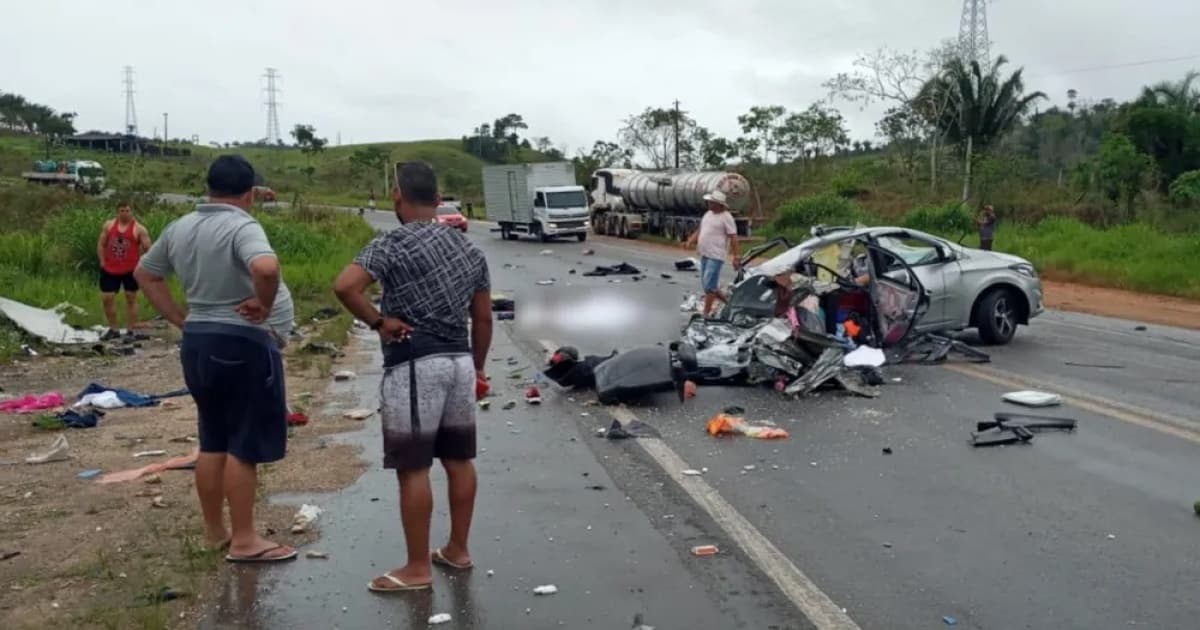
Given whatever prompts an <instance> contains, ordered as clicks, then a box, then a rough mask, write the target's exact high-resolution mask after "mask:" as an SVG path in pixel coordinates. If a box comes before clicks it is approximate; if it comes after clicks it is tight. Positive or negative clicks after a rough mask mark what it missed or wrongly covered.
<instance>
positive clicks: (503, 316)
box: [496, 311, 516, 322]
mask: <svg viewBox="0 0 1200 630" xmlns="http://www.w3.org/2000/svg"><path fill="white" fill-rule="evenodd" d="M514 319H516V314H515V313H513V312H512V311H504V312H500V313H496V320H497V321H501V322H508V321H513V320H514Z"/></svg>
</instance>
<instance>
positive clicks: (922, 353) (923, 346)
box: [894, 333, 992, 364]
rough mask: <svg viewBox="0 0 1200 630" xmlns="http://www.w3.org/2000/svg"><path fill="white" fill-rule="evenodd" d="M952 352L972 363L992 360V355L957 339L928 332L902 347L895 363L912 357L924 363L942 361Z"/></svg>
mask: <svg viewBox="0 0 1200 630" xmlns="http://www.w3.org/2000/svg"><path fill="white" fill-rule="evenodd" d="M951 352H954V353H957V354H959V355H962V357H963V358H964V359H966V360H967V361H968V362H971V363H991V361H992V357H991V355H989V354H988V353H986V352H984V351H982V350H977V349H975V348H972V347H971V346H968V345H967V344H965V343H963V342H961V341H959V340H957V339H952V338H950V337H946V336H943V335H935V334H933V333H926V334H923V335H918V336H916V337H913V338H912V339H911V340H909V341H908V342H906V343H905V344H904V345H903V346H902V347H901V348H900V350H899V352H898V357H899V358H898V359H897V360H896V361H894V363H904V362H906V361H909V360H912V359H915V360H916V361H917V362H918V363H924V364H930V363H941V362H943V361H945V360H946V359H948V358H950V353H951Z"/></svg>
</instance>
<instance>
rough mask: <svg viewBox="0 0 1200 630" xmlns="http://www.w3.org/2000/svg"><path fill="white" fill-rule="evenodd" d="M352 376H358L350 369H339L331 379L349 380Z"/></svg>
mask: <svg viewBox="0 0 1200 630" xmlns="http://www.w3.org/2000/svg"><path fill="white" fill-rule="evenodd" d="M354 378H358V375H357V374H355V373H354V372H351V371H350V370H339V371H337V372H334V374H333V380H335V381H349V380H351V379H354Z"/></svg>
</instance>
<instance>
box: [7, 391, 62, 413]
mask: <svg viewBox="0 0 1200 630" xmlns="http://www.w3.org/2000/svg"><path fill="white" fill-rule="evenodd" d="M65 404H67V401H66V400H65V399H64V398H63V396H62V394H60V393H58V392H46V393H45V394H42V395H41V396H35V395H32V394H31V395H26V396H21V397H20V398H14V399H12V400H6V401H4V402H0V413H18V414H28V413H33V412H35V411H45V410H47V409H57V408H59V407H62V406H63V405H65Z"/></svg>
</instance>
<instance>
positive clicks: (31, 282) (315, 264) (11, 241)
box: [0, 188, 373, 358]
mask: <svg viewBox="0 0 1200 630" xmlns="http://www.w3.org/2000/svg"><path fill="white" fill-rule="evenodd" d="M20 190H27V192H28V193H29V194H36V195H43V194H45V191H42V190H41V189H40V188H32V189H24V188H21V189H20ZM8 194H9V195H10V197H7V198H11V196H15V197H18V198H19V197H20V195H16V194H14V193H12V192H9V193H8ZM4 198H6V197H0V199H4ZM39 198H40V197H39ZM110 205H111V204H110V203H99V202H96V201H95V200H86V199H84V200H81V199H78V198H75V197H74V196H68V197H67V198H66V199H65V203H64V204H63V205H61V206H58V207H49V209H47V210H45V211H44V212H43V215H44V216H40V217H39V220H38V221H18V220H16V219H17V216H15V215H14V214H12V212H14V210H10V209H9V208H17V210H15V212H20V211H21V210H20V208H25V207H28V204H27V203H26V204H23V203H17V204H15V205H13V206H0V221H2V222H3V224H4V225H6V226H10V227H12V228H13V229H6V230H5V231H4V232H3V233H2V234H0V286H3V287H4V290H3V295H4V297H8V298H11V299H14V300H18V301H21V302H25V303H27V304H30V305H33V306H37V307H41V308H50V307H53V306H56V305H58V304H61V303H63V302H67V303H70V304H74V305H76V306H79V307H81V308H82V309H83V310H84V313H82V314H81V313H70V314H68V317H67V321H69V322H71V323H73V324H75V325H95V324H100V323H102V321H103V313H102V311H101V309H100V303H99V302H100V300H99V295H98V294H97V288H96V277H97V274H98V272H99V261H98V260H97V259H96V239H97V237H98V236H99V233H100V226H101V225H102V224H103V222H104V221H105V219H107V218H110V217H111V216H112V215H113V210H112V209H111V208H110V207H109V206H110ZM135 209H136V211H137V214H138V219H139V220H140V221H141V222H142V223H143V224H144V225H146V227H147V229H149V230H150V234H151V236H152V237H156V236H157V235H158V234H159V233H161V232H162V229H163V228H164V227H165V226H166V225H167V224H168V223H170V222H171V221H172V220H174V219H175V218H176V217H177V216H179V214H180V213H182V212H185V211H187V210H188V208H186V207H179V206H176V207H163V206H152V207H137V208H135ZM258 219H259V221H260V222H261V223H262V225H263V228H264V229H265V230H266V232H267V236H268V237H269V238H270V240H271V244H272V246H273V247H274V248H275V250H276V252H278V254H279V257H280V260H281V261H282V263H283V268H284V280H285V281H286V282H287V285H288V288H289V289H290V290H291V292H292V296H293V298H294V299H295V301H296V318H297V320H298V321H302V322H303V321H310V320H311V318H312V317H313V316H314V314H316V313H317V312H318V311H320V310H322V309H326V308H333V307H337V304H336V300H335V298H334V297H333V294H332V292H331V291H330V287H331V286H332V284H333V280H334V278H335V277H336V276H337V274H338V272H340V271H341V269H342V267H343V266H344V265H345V264H346V263H347V262H349V261H350V260H351V259H352V258H353V257H354V255H355V254H357V253H358V251H359V249H360V248H361V247H362V246H363V245H364V244H365V243H366V242H367V241H368V240H369V239H370V238H371V236H372V235H373V231H372V230H371V228H370V227H368V226H367V225H366V224H365V223H363V222H362V221H361V220H359V219H358V218H357V217H353V216H351V215H349V214H345V213H341V212H336V211H329V210H318V209H313V208H310V207H308V206H307V205H306V204H303V203H302V204H301V205H299V206H297V207H296V209H295V210H290V211H274V212H260V213H259V215H258ZM141 315H142V316H143V317H151V316H153V315H154V313H153V312H152V310H151V308H150V306H149V305H148V304H146V303H145V302H144V300H143V301H142V305H141ZM341 328H342V329H343V330H344V329H345V327H344V326H342V327H341ZM0 331H2V332H0V358H3V357H6V356H10V355H11V354H12V353H13V352H14V351H15V349H16V348H19V346H20V343H22V340H21V339H20V335H18V334H15V333H14V332H13V331H12V330H11V329H10V328H0Z"/></svg>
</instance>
